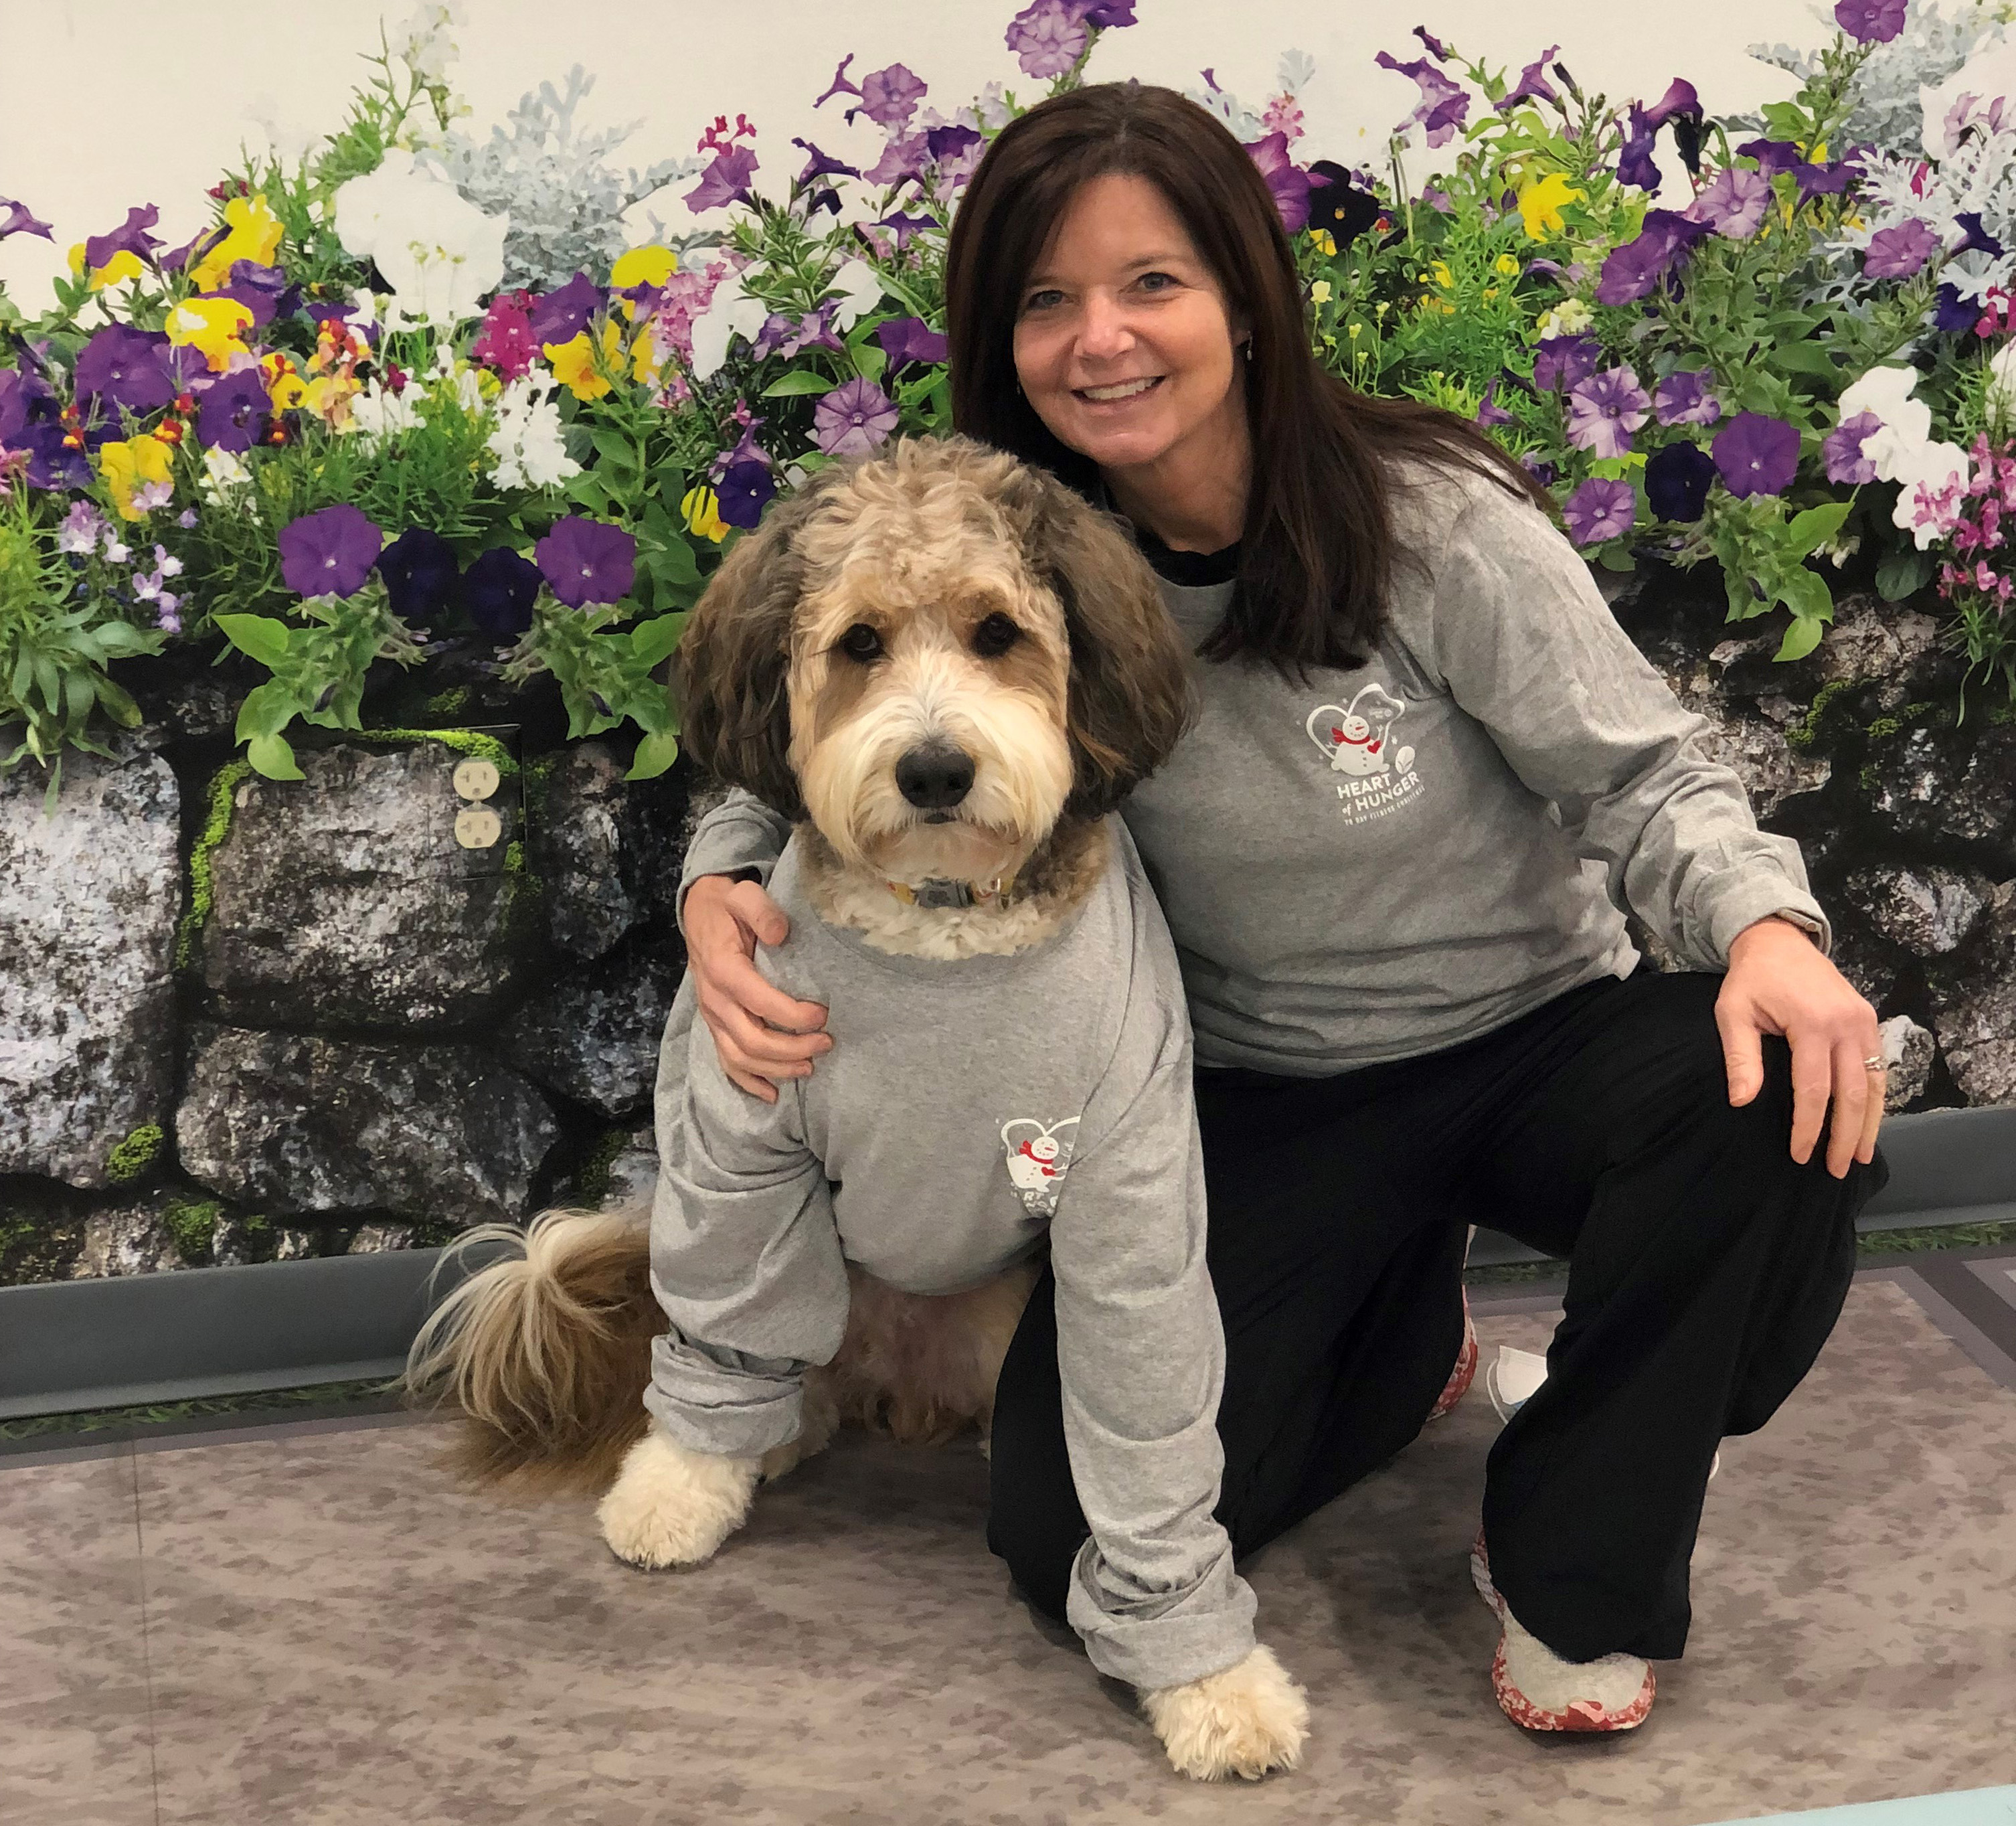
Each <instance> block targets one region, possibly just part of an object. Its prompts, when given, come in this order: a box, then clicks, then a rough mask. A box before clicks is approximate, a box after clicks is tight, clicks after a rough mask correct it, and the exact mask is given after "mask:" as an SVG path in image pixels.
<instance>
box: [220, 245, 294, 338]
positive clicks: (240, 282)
mask: <svg viewBox="0 0 2016 1826" xmlns="http://www.w3.org/2000/svg"><path fill="white" fill-rule="evenodd" d="M290 293H291V294H293V297H292V300H291V301H290ZM203 296H204V297H207V298H234V299H236V301H238V302H239V304H243V306H244V307H245V308H246V309H247V310H248V311H250V312H251V313H252V327H253V328H254V330H263V329H264V328H265V326H267V325H268V324H269V323H271V322H272V321H273V319H274V318H275V316H276V315H293V306H294V304H298V303H299V302H300V294H299V293H298V292H297V291H296V290H295V288H294V287H293V286H291V285H290V283H288V279H287V276H286V273H284V272H282V271H281V270H280V268H279V267H277V266H261V265H260V264H259V263H258V262H257V261H256V260H234V261H232V263H231V283H229V285H226V286H220V287H219V288H218V290H215V291H214V292H206V293H204V294H203Z"/></svg>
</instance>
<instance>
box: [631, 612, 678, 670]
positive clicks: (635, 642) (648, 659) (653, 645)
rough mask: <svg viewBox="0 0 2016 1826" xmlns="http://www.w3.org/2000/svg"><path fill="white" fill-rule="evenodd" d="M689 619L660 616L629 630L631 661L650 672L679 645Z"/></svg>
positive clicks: (675, 616)
mask: <svg viewBox="0 0 2016 1826" xmlns="http://www.w3.org/2000/svg"><path fill="white" fill-rule="evenodd" d="M689 619H690V618H689V617H688V616H686V615H683V614H678V615H660V616H659V617H657V619H656V620H654V621H639V623H638V624H637V625H636V626H635V627H634V628H632V629H631V630H630V657H631V658H632V661H634V662H635V664H638V665H639V666H641V667H642V668H643V669H644V670H645V671H646V672H650V670H651V669H652V668H653V667H654V666H656V665H657V664H658V663H659V662H660V661H661V660H663V659H664V657H665V656H666V655H667V654H669V653H670V652H671V650H672V649H673V648H674V647H675V646H678V645H679V636H681V635H682V634H683V633H684V632H686V622H687V621H688V620H689Z"/></svg>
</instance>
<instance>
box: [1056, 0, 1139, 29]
mask: <svg viewBox="0 0 2016 1826" xmlns="http://www.w3.org/2000/svg"><path fill="white" fill-rule="evenodd" d="M1071 3H1072V5H1074V6H1075V7H1076V8H1077V9H1078V13H1080V15H1081V16H1082V17H1083V18H1084V20H1085V23H1086V24H1087V25H1089V26H1095V27H1097V28H1098V29H1099V30H1100V31H1111V30H1113V29H1114V27H1119V26H1123V25H1132V24H1133V23H1134V0H1071Z"/></svg>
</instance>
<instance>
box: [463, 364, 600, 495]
mask: <svg viewBox="0 0 2016 1826" xmlns="http://www.w3.org/2000/svg"><path fill="white" fill-rule="evenodd" d="M495 410H496V414H497V428H496V429H495V430H494V431H492V432H491V434H490V436H489V438H488V440H486V441H485V445H484V448H486V449H488V451H489V452H490V453H491V456H494V457H495V458H496V459H497V468H496V476H497V483H498V486H499V487H500V488H552V487H553V486H554V485H555V484H557V483H560V482H563V481H566V480H567V477H570V476H578V475H579V474H581V465H580V464H579V463H576V462H575V461H574V459H573V458H572V457H571V456H568V455H567V434H566V427H564V426H563V424H562V423H561V422H560V407H559V406H558V405H556V403H555V402H554V401H553V376H552V375H551V374H550V373H548V372H547V371H546V370H545V369H543V368H539V367H535V368H534V369H532V370H531V372H530V373H527V374H524V375H523V376H520V378H519V379H517V380H513V381H512V382H510V383H509V384H508V385H507V386H506V387H505V389H504V391H502V393H500V394H499V395H498V396H497V405H496V408H495Z"/></svg>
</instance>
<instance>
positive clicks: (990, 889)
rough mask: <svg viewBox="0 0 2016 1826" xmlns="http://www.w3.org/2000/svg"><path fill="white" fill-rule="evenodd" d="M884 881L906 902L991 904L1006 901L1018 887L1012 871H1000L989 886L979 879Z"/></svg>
mask: <svg viewBox="0 0 2016 1826" xmlns="http://www.w3.org/2000/svg"><path fill="white" fill-rule="evenodd" d="M883 885H884V887H886V888H887V889H888V890H889V891H890V892H891V894H893V895H895V897H896V898H897V899H898V900H900V901H901V902H902V903H903V904H904V905H905V906H921V907H929V908H940V907H965V906H989V905H992V904H993V903H995V902H1006V900H1007V899H1008V897H1009V896H1010V894H1011V893H1013V891H1014V887H1015V878H1014V877H1013V876H1012V875H1006V876H1004V875H997V876H995V878H994V879H993V880H992V881H990V882H988V884H986V885H985V887H982V886H981V884H979V883H978V882H977V881H947V880H944V879H937V880H933V881H920V882H919V883H917V884H916V886H915V887H914V888H913V887H912V886H911V884H909V882H907V881H885V882H884V884H883Z"/></svg>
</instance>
